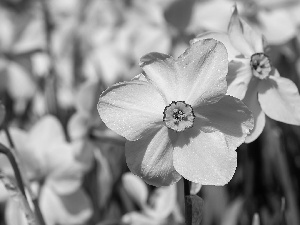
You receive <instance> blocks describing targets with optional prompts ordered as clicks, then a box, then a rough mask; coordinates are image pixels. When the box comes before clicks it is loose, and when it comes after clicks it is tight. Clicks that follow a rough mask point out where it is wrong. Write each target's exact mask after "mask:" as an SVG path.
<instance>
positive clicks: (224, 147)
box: [98, 39, 253, 186]
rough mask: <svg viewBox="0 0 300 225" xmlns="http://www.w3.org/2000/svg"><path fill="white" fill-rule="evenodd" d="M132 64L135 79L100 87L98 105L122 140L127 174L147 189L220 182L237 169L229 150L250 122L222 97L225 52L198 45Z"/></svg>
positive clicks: (212, 44) (239, 106)
mask: <svg viewBox="0 0 300 225" xmlns="http://www.w3.org/2000/svg"><path fill="white" fill-rule="evenodd" d="M140 65H141V67H142V69H143V70H144V73H143V74H141V75H139V76H138V77H136V78H134V79H132V80H131V81H129V82H122V83H117V84H115V85H113V86H112V87H110V88H108V89H107V90H106V91H104V92H103V93H102V94H101V96H100V99H99V103H98V112H99V114H100V117H101V119H102V120H103V121H104V123H105V124H106V125H107V126H108V127H109V128H110V129H112V130H113V131H115V132H116V133H118V134H120V135H121V136H123V137H125V138H126V139H127V142H126V144H125V155H126V162H127V165H128V167H129V169H130V170H131V172H132V173H134V174H135V175H138V176H140V177H141V178H142V179H143V180H144V181H145V182H147V183H148V184H151V185H155V186H166V185H171V184H173V183H175V182H177V181H178V180H179V179H181V177H182V176H183V177H184V178H186V179H187V180H190V181H192V182H196V183H201V184H207V185H224V184H226V183H228V182H229V181H230V180H231V178H232V176H233V175H234V172H235V169H236V166H237V154H236V151H235V150H236V148H237V147H238V146H239V145H241V144H242V143H243V142H244V141H245V138H246V136H247V134H249V132H250V130H251V129H252V128H253V117H252V114H251V112H250V111H249V110H248V108H247V107H246V106H245V105H244V104H243V103H242V102H241V101H240V100H239V99H237V98H234V97H232V96H228V95H226V92H227V82H226V75H227V71H228V56H227V51H226V48H225V46H224V45H223V44H222V43H221V42H219V41H216V40H213V39H205V40H200V41H197V42H195V43H193V44H192V45H191V46H190V47H189V48H188V49H187V50H186V51H185V52H184V53H183V54H182V55H181V56H179V58H178V59H174V58H172V57H171V56H169V55H165V54H161V53H149V54H147V55H145V56H144V57H142V58H141V64H140Z"/></svg>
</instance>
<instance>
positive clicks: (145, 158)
mask: <svg viewBox="0 0 300 225" xmlns="http://www.w3.org/2000/svg"><path fill="white" fill-rule="evenodd" d="M169 132H171V131H168V128H167V127H165V126H162V127H161V128H160V129H157V130H155V131H153V132H151V133H149V134H148V135H147V136H145V137H143V138H142V139H140V140H137V141H133V142H130V141H128V142H126V145H125V156H126V162H127V165H128V167H129V169H130V170H131V172H132V173H134V174H136V175H138V176H139V177H141V178H142V179H143V180H144V181H145V182H146V183H148V184H150V185H154V186H166V185H170V184H173V183H175V182H177V181H178V180H179V179H180V178H181V176H180V175H179V174H178V173H177V172H176V170H175V169H174V167H173V155H172V154H173V153H172V152H173V147H172V144H171V141H170V138H169Z"/></svg>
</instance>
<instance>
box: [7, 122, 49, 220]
mask: <svg viewBox="0 0 300 225" xmlns="http://www.w3.org/2000/svg"><path fill="white" fill-rule="evenodd" d="M4 132H5V134H6V136H7V139H8V142H9V145H10V147H11V148H12V150H14V152H13V153H15V155H14V154H13V153H12V152H11V151H10V150H9V149H7V150H8V151H9V152H10V154H11V155H12V157H13V159H14V161H15V163H16V165H17V170H18V173H19V176H20V181H21V182H22V186H20V184H19V183H18V185H19V187H20V189H21V191H22V189H24V185H23V181H24V183H25V187H26V188H27V190H28V193H29V196H30V199H31V201H32V203H33V205H34V209H35V213H36V216H37V219H38V221H39V224H41V225H45V220H44V217H43V215H42V213H41V210H40V207H39V204H38V198H37V196H36V195H35V194H34V193H33V191H32V190H31V186H30V182H29V181H28V180H27V179H26V177H24V176H22V174H21V172H20V170H19V167H20V168H21V169H22V171H24V169H23V166H22V162H20V160H18V158H19V157H18V153H17V151H15V144H14V141H13V139H12V137H11V135H10V132H9V129H8V128H7V127H5V128H4ZM4 147H5V146H4ZM17 163H19V166H18V164H17ZM14 171H15V169H14ZM15 174H16V172H15ZM16 176H17V175H16ZM24 193H25V191H24ZM25 197H26V196H25Z"/></svg>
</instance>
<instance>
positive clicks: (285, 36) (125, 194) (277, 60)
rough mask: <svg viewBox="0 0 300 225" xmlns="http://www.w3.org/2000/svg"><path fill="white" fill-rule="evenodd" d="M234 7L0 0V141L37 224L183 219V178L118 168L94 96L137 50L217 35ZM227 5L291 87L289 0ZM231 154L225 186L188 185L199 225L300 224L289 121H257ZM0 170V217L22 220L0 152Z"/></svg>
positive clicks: (296, 59)
mask: <svg viewBox="0 0 300 225" xmlns="http://www.w3.org/2000/svg"><path fill="white" fill-rule="evenodd" d="M234 3H235V1H230V0H1V1H0V100H1V103H2V104H3V105H4V106H5V111H6V113H5V119H4V122H3V124H2V125H3V126H2V128H3V129H4V127H8V131H9V132H8V133H9V135H10V136H11V139H12V141H11V140H9V138H8V136H9V135H7V134H8V133H7V132H4V131H1V134H0V143H2V144H4V145H5V146H7V147H10V148H11V147H12V146H11V145H12V144H13V145H14V146H13V148H12V149H13V150H14V151H15V152H16V155H17V156H18V160H19V166H20V168H21V171H22V175H23V179H24V180H25V186H26V189H27V195H28V196H29V198H31V199H35V200H37V201H38V203H39V205H40V208H41V212H42V215H43V217H44V220H45V222H46V224H47V225H48V224H49V225H52V224H53V225H60V224H62V225H73V224H74V225H75V224H76V225H77V224H88V225H89V224H98V225H114V224H131V225H148V224H149V225H162V224H170V225H171V224H178V225H179V224H184V211H183V210H184V206H183V204H184V202H183V184H182V181H180V182H178V183H177V184H176V185H173V186H170V187H164V188H155V187H153V186H149V185H146V184H145V183H144V182H143V181H142V180H141V179H140V178H138V177H136V176H133V175H132V174H131V173H129V170H128V168H127V165H126V161H125V156H124V143H125V140H124V139H123V138H122V137H120V136H118V135H116V134H115V133H113V132H112V131H110V130H109V129H108V128H106V127H105V125H104V124H103V122H102V121H101V120H100V117H99V115H98V112H97V109H96V104H97V102H98V98H99V96H100V94H101V92H102V91H104V90H105V89H106V88H107V87H108V86H110V85H112V84H114V83H116V82H120V81H124V80H130V79H131V78H133V77H134V76H136V75H138V74H139V73H141V69H140V68H139V59H140V58H141V57H142V56H143V55H144V54H146V53H149V52H161V53H166V54H170V55H173V56H174V57H177V56H179V55H180V54H181V53H183V51H184V50H185V49H186V48H187V47H188V45H189V41H190V40H191V39H192V38H194V37H196V36H197V35H198V34H201V33H203V32H205V31H224V32H226V30H227V26H228V23H229V20H230V16H231V12H232V6H233V5H234ZM236 4H237V6H238V9H239V13H240V16H241V17H242V18H244V19H245V20H246V21H247V22H248V23H249V24H250V25H251V26H252V27H253V28H254V29H257V30H258V31H260V32H262V33H263V34H264V36H265V39H266V43H267V44H268V48H267V49H266V53H267V55H269V57H270V60H271V63H272V65H273V66H275V67H276V68H277V69H278V71H279V73H280V74H281V76H283V77H287V78H289V79H291V80H292V81H294V82H295V83H296V85H297V86H298V88H299V85H300V29H299V28H300V1H299V0H240V1H236ZM0 111H1V113H2V115H1V118H2V116H4V111H3V110H0ZM1 113H0V114H1ZM1 120H2V119H1ZM237 153H238V167H237V170H236V173H235V175H234V177H233V179H232V180H231V181H230V182H229V184H228V185H225V186H224V187H215V186H203V187H202V188H201V190H200V192H199V193H198V195H199V196H201V197H202V198H203V199H204V202H205V205H204V209H203V210H204V211H203V223H202V224H205V225H218V224H220V225H250V224H254V225H258V224H262V225H285V224H286V225H299V224H300V209H299V208H300V196H299V194H300V128H299V127H296V126H291V125H286V124H283V123H280V122H275V121H272V120H271V119H268V120H267V124H266V127H265V129H264V132H263V134H262V135H261V136H260V137H259V138H258V139H257V140H256V141H255V142H253V143H251V144H248V145H246V144H243V145H242V146H241V147H239V148H238V149H237ZM0 175H1V176H0V178H1V180H2V181H3V183H0V224H1V225H4V224H7V225H18V224H28V223H27V221H26V219H25V215H24V212H23V210H22V204H21V203H20V201H19V200H18V198H16V195H18V192H19V190H14V191H12V192H8V191H7V188H5V186H4V184H5V182H6V184H7V182H8V183H9V184H10V185H12V186H14V187H17V184H16V181H15V179H14V173H13V171H12V168H11V166H10V164H9V162H8V161H7V159H6V157H5V156H0ZM17 189H18V188H17ZM254 215H256V216H254Z"/></svg>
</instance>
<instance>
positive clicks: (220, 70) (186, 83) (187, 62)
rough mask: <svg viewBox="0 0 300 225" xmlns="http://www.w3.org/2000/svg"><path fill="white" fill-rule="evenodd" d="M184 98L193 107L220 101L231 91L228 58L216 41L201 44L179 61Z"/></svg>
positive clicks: (182, 98) (190, 48) (201, 42)
mask: <svg viewBox="0 0 300 225" xmlns="http://www.w3.org/2000/svg"><path fill="white" fill-rule="evenodd" d="M176 66H177V68H178V70H179V74H180V77H179V78H180V79H179V85H180V90H179V91H180V92H181V93H180V97H181V100H183V101H186V102H187V103H188V104H190V105H191V106H193V107H195V106H198V105H201V104H208V103H209V102H215V101H218V100H219V99H220V98H221V97H222V96H223V95H224V94H225V93H226V89H227V83H226V74H227V70H228V56H227V51H226V48H225V46H224V45H223V44H222V43H221V42H219V41H216V40H214V39H205V40H199V41H197V42H195V43H194V44H192V45H191V46H190V47H189V48H188V49H187V50H186V51H185V52H184V53H183V54H182V55H181V56H179V58H178V59H177V60H176Z"/></svg>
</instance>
